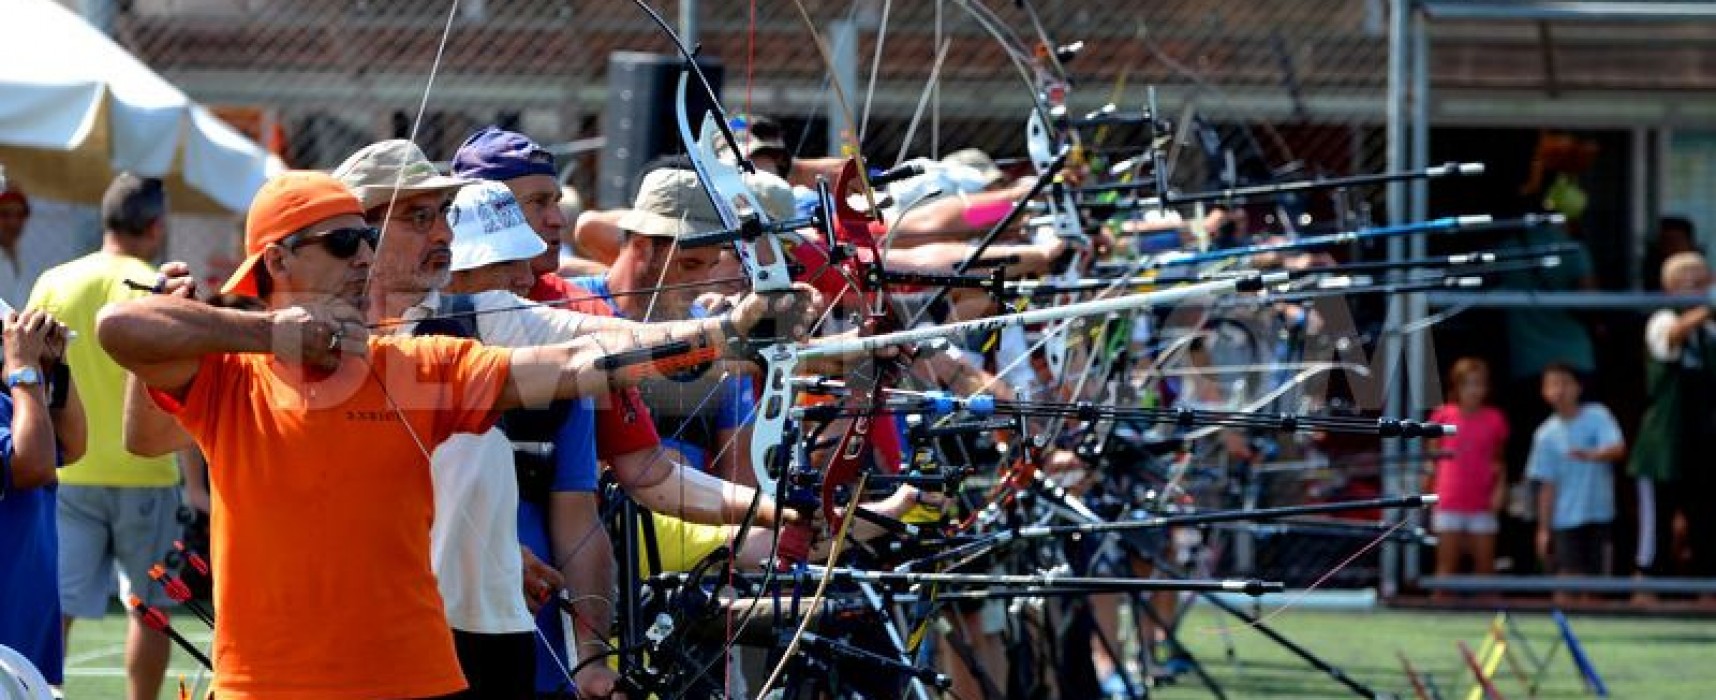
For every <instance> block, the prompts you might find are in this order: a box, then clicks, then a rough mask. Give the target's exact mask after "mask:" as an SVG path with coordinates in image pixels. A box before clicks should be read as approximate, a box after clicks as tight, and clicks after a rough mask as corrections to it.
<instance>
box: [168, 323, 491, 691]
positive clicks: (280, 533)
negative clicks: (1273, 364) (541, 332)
mask: <svg viewBox="0 0 1716 700" xmlns="http://www.w3.org/2000/svg"><path fill="white" fill-rule="evenodd" d="M369 347H370V358H369V361H368V362H367V363H366V362H365V361H364V360H362V359H357V358H348V359H346V360H345V361H344V363H342V364H341V365H340V367H339V369H338V370H337V371H335V372H334V373H333V374H332V375H329V376H326V377H316V378H310V379H306V378H305V377H304V376H303V375H302V372H301V370H300V369H298V368H288V367H285V366H283V365H280V364H278V363H277V362H275V361H274V359H273V358H272V357H271V356H268V355H210V356H207V357H205V358H203V361H202V366H201V368H200V369H199V370H198V372H197V376H196V379H195V380H194V381H193V382H192V383H191V385H190V387H189V388H188V389H187V390H186V394H185V398H184V400H183V401H182V402H176V401H174V400H173V399H172V398H171V397H168V396H167V395H165V394H161V393H156V394H155V399H156V401H157V402H158V403H161V404H162V405H163V407H165V408H166V409H167V410H169V411H172V412H174V413H175V414H176V415H177V417H178V420H179V422H180V423H181V424H183V425H184V426H185V428H186V429H187V430H189V431H190V432H191V434H192V435H194V436H195V437H196V440H197V444H198V445H200V446H201V447H202V450H203V453H204V454H205V455H207V457H208V463H209V483H210V487H211V489H212V496H213V505H214V513H213V528H214V530H213V535H214V537H213V550H214V551H213V554H214V561H213V564H214V567H215V574H214V580H215V590H214V595H215V607H216V609H217V610H219V613H218V614H219V617H218V618H217V620H216V622H217V624H216V626H215V643H214V666H215V688H214V689H215V694H216V695H218V696H220V697H221V698H227V699H229V700H230V699H242V698H271V699H272V698H316V699H318V700H324V699H328V698H421V697H432V696H439V695H446V694H448V693H453V692H457V691H458V690H460V689H462V688H464V687H465V679H464V676H463V674H462V673H461V672H460V670H459V661H458V658H457V657H456V656H455V654H454V651H453V639H452V633H451V632H450V631H449V629H448V627H447V618H446V615H445V613H444V612H443V611H442V607H441V595H440V593H439V592H438V590H437V589H436V587H435V575H434V573H433V572H432V571H431V570H430V566H429V525H430V522H431V521H432V520H433V519H434V510H435V507H434V506H435V499H434V494H433V491H432V486H431V484H430V472H429V457H428V454H427V452H426V451H427V450H433V449H434V448H435V446H436V445H438V444H440V443H441V441H442V440H444V439H446V438H447V437H448V436H449V435H452V434H453V433H459V432H469V433H481V432H483V431H486V430H488V428H489V427H490V425H491V424H493V422H494V420H495V413H494V411H493V410H492V409H493V405H494V402H495V399H496V397H498V396H499V395H500V391H501V388H502V386H503V385H504V384H505V382H506V380H507V377H508V360H509V358H510V354H509V351H507V350H505V349H496V348H488V347H485V346H482V345H479V344H477V343H474V342H472V341H469V340H464V339H456V338H443V337H422V338H407V337H372V338H371V339H370V346H369ZM372 365H373V366H372ZM383 381H385V382H386V389H385V391H384V390H383V388H382V387H381V382H383ZM402 418H403V422H402V420H401V419H402ZM407 424H409V425H410V427H411V430H410V431H408V430H407V429H406V427H405V426H406V425H407ZM419 441H421V445H419Z"/></svg>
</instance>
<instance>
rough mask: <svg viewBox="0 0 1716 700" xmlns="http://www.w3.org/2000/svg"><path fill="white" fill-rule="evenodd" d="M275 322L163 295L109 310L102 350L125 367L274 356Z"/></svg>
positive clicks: (101, 331) (99, 329)
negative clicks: (221, 356) (222, 355)
mask: <svg viewBox="0 0 1716 700" xmlns="http://www.w3.org/2000/svg"><path fill="white" fill-rule="evenodd" d="M270 319H271V316H270V315H269V314H267V313H263V312H255V311H239V310H236V309H223V308H217V307H213V306H209V305H207V304H203V303H201V302H196V301H192V300H190V299H182V298H179V297H175V296H169V295H162V294H157V295H154V296H149V297H144V298H142V299H137V300H135V301H127V302H121V303H119V304H114V305H112V306H109V307H107V308H106V309H104V310H103V311H102V313H101V315H100V317H99V318H98V320H97V322H96V336H97V338H98V339H99V340H100V342H101V347H102V348H103V349H104V350H106V351H107V354H108V355H111V356H112V357H113V359H114V360H115V361H116V362H118V363H119V364H120V365H121V366H124V367H127V368H131V367H135V366H137V365H149V364H159V363H168V362H174V361H179V360H194V359H197V358H201V357H202V356H204V355H211V354H219V353H267V352H273V350H274V338H273V324H272V323H271V320H270Z"/></svg>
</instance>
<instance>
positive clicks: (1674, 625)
mask: <svg viewBox="0 0 1716 700" xmlns="http://www.w3.org/2000/svg"><path fill="white" fill-rule="evenodd" d="M180 619H182V620H183V621H184V622H183V623H182V624H184V626H185V627H186V629H187V630H189V631H190V633H191V634H190V636H191V637H192V638H193V639H195V640H197V641H198V642H200V643H202V644H204V645H206V644H207V642H208V636H209V635H208V633H207V631H206V630H202V629H196V627H198V626H199V625H195V623H194V621H193V620H192V619H191V618H190V617H189V616H180ZM1489 620H1490V616H1489V615H1483V614H1470V613H1447V612H1423V611H1380V612H1321V611H1311V610H1289V611H1287V612H1285V613H1282V614H1280V615H1279V616H1277V617H1275V618H1273V619H1272V620H1271V621H1270V624H1271V625H1272V626H1274V627H1275V628H1276V629H1278V630H1279V631H1281V632H1282V633H1283V634H1286V635H1287V636H1289V637H1291V638H1293V639H1294V640H1295V641H1297V642H1299V643H1300V644H1302V645H1304V646H1306V647H1308V648H1309V649H1310V650H1312V651H1313V652H1315V653H1317V654H1319V655H1321V656H1323V657H1324V658H1326V659H1328V660H1329V661H1331V662H1333V663H1334V664H1335V665H1336V666H1338V667H1340V668H1341V669H1343V670H1344V671H1346V672H1347V673H1348V674H1349V675H1351V676H1352V677H1354V678H1356V679H1358V680H1359V681H1361V682H1363V683H1367V684H1370V685H1371V686H1372V687H1374V688H1376V689H1378V690H1381V691H1385V692H1395V693H1402V694H1405V696H1406V697H1410V688H1409V687H1408V685H1407V682H1406V679H1405V676H1404V674H1403V673H1402V672H1401V667H1400V661H1399V660H1398V658H1397V656H1396V653H1397V652H1403V653H1405V654H1406V655H1407V656H1408V657H1409V658H1410V659H1411V660H1412V663H1413V665H1414V666H1416V667H1417V668H1418V669H1419V671H1420V673H1428V674H1429V675H1430V676H1431V678H1432V679H1433V680H1434V681H1435V683H1436V684H1437V685H1438V686H1439V687H1440V688H1441V691H1442V696H1443V697H1444V698H1448V700H1455V699H1456V698H1460V699H1463V698H1464V697H1465V691H1466V689H1467V688H1468V687H1469V686H1470V684H1469V682H1468V680H1467V679H1468V678H1470V675H1469V674H1468V673H1466V672H1465V671H1464V665H1463V664H1462V662H1461V660H1460V655H1459V651H1458V650H1457V649H1456V647H1455V642H1456V641H1458V640H1465V641H1466V643H1467V644H1469V645H1472V647H1473V648H1474V649H1476V648H1477V645H1478V643H1480V642H1481V641H1482V638H1483V636H1484V634H1485V631H1486V629H1487V628H1488V625H1489ZM1217 621H1218V617H1217V615H1216V614H1215V613H1214V612H1213V611H1211V610H1210V609H1209V608H1202V609H1200V610H1199V611H1197V612H1194V613H1193V614H1192V615H1191V617H1190V618H1189V619H1188V620H1187V622H1186V626H1185V631H1184V639H1185V642H1186V644H1187V645H1188V646H1189V647H1190V649H1191V651H1192V653H1194V654H1196V655H1197V656H1198V658H1199V660H1200V661H1202V662H1204V664H1205V665H1206V667H1207V668H1208V669H1209V671H1210V673H1211V675H1213V676H1214V677H1215V679H1216V681H1217V682H1218V683H1220V684H1221V686H1222V687H1223V688H1224V689H1225V690H1226V691H1227V696H1228V697H1230V698H1236V699H1237V698H1339V697H1352V696H1351V695H1350V694H1349V693H1347V692H1346V691H1345V689H1344V687H1343V686H1341V685H1339V684H1337V683H1336V682H1335V681H1334V680H1332V679H1330V678H1329V677H1328V676H1326V675H1324V674H1322V673H1319V672H1317V671H1315V670H1313V669H1311V667H1310V666H1308V665H1307V664H1305V663H1304V662H1302V661H1300V660H1299V659H1298V658H1297V657H1294V656H1292V655H1290V654H1289V653H1288V652H1287V651H1286V650H1284V649H1282V648H1281V647H1279V646H1277V645H1275V644H1274V643H1273V642H1271V641H1269V640H1268V639H1267V638H1265V637H1264V636H1263V635H1261V634H1259V633H1258V632H1256V631H1254V630H1248V629H1244V628H1240V627H1236V626H1234V625H1231V624H1230V625H1228V632H1229V638H1231V639H1232V640H1233V649H1234V654H1233V656H1232V658H1229V657H1228V655H1227V652H1226V643H1225V642H1224V637H1223V636H1222V634H1221V633H1220V632H1218V631H1217V630H1218V629H1219V628H1218V627H1217ZM1518 621H1519V622H1520V627H1521V628H1522V629H1523V630H1524V632H1525V634H1527V635H1528V636H1529V637H1530V640H1531V642H1532V644H1533V646H1534V648H1535V649H1536V650H1538V652H1539V653H1542V652H1543V651H1545V650H1546V649H1547V647H1548V646H1549V644H1550V642H1551V640H1552V639H1553V638H1554V624H1553V623H1552V622H1550V620H1549V617H1548V616H1547V615H1538V614H1527V615H1523V616H1520V617H1519V618H1518ZM124 625H125V622H124V619H123V618H121V617H120V616H119V615H118V614H114V615H110V616H109V617H108V618H106V619H104V620H101V621H99V622H93V623H92V622H82V623H79V625H78V626H77V628H76V631H75V632H74V634H73V639H72V647H71V655H70V657H69V663H68V664H67V670H66V675H67V680H66V693H67V697H69V698H72V700H84V699H91V700H105V699H107V698H123V697H124V687H125V686H124V656H123V641H124V630H125V627H124ZM1573 627H1574V630H1575V631H1576V632H1577V633H1578V634H1579V637H1580V639H1581V640H1582V641H1583V642H1584V643H1585V645H1586V650H1587V652H1588V653H1589V654H1590V656H1591V658H1592V660H1593V662H1594V663H1595V664H1596V666H1597V670H1598V671H1599V672H1600V673H1601V674H1602V675H1603V679H1604V680H1605V681H1607V682H1608V685H1609V690H1610V694H1611V696H1612V697H1616V698H1652V699H1658V700H1668V699H1672V698H1688V699H1690V698H1709V697H1712V696H1713V695H1716V661H1712V660H1713V659H1716V620H1709V619H1696V618H1680V619H1663V618H1632V617H1593V616H1575V617H1574V618H1573ZM172 668H173V670H172V671H171V672H170V673H169V683H168V685H169V686H170V687H169V688H168V691H169V692H164V693H163V694H162V697H163V698H170V697H171V696H172V693H171V691H172V690H173V689H172V688H171V686H172V685H173V679H176V678H177V677H178V676H179V675H180V674H184V676H185V677H187V678H191V677H193V676H194V675H195V665H194V662H193V661H192V660H191V659H190V658H189V657H186V656H183V655H175V656H174V659H173V666H172ZM1503 672H1504V674H1505V672H1506V669H1505V667H1504V669H1503ZM1498 689H1499V690H1500V691H1501V693H1502V694H1503V695H1504V696H1505V697H1508V698H1517V697H1526V694H1525V692H1524V688H1523V687H1522V686H1521V685H1520V684H1519V683H1518V682H1517V681H1515V680H1514V679H1513V678H1512V677H1511V676H1505V675H1504V677H1503V678H1501V680H1500V681H1498ZM1154 697H1158V698H1162V699H1163V700H1177V699H1180V698H1207V697H1211V696H1210V693H1209V692H1208V691H1207V690H1205V689H1204V688H1203V686H1202V685H1200V684H1198V682H1197V680H1196V679H1194V678H1192V677H1190V676H1186V677H1182V679H1181V680H1180V681H1179V683H1178V684H1177V685H1172V686H1168V687H1165V688H1161V689H1159V690H1158V691H1157V693H1156V695H1155V696H1154ZM1538 697H1542V698H1580V697H1589V696H1587V695H1585V694H1584V692H1583V689H1582V687H1581V686H1580V683H1579V679H1578V676H1577V675H1576V674H1575V673H1574V670H1573V664H1572V661H1571V660H1570V659H1569V658H1568V657H1567V655H1566V654H1565V653H1564V652H1563V653H1561V654H1558V655H1557V657H1556V659H1555V661H1554V663H1553V664H1552V666H1551V667H1550V669H1549V671H1548V672H1547V675H1546V680H1545V682H1544V684H1543V687H1542V689H1541V690H1540V692H1539V693H1538Z"/></svg>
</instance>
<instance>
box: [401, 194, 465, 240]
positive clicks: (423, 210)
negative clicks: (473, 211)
mask: <svg viewBox="0 0 1716 700" xmlns="http://www.w3.org/2000/svg"><path fill="white" fill-rule="evenodd" d="M452 209H453V202H452V200H447V201H443V202H441V206H439V207H436V208H434V209H431V208H429V207H412V208H411V209H409V210H407V211H406V212H405V213H403V214H395V215H394V216H393V217H391V218H392V219H393V220H394V221H399V222H402V223H407V224H411V230H413V231H416V232H418V233H428V232H429V229H431V228H434V226H435V220H436V219H437V218H440V219H445V218H446V217H447V212H449V211H452Z"/></svg>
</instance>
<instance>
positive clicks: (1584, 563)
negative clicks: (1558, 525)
mask: <svg viewBox="0 0 1716 700" xmlns="http://www.w3.org/2000/svg"><path fill="white" fill-rule="evenodd" d="M1610 537H1611V533H1610V525H1609V523H1586V524H1584V525H1579V526H1576V527H1570V528H1567V529H1565V530H1556V531H1555V533H1554V538H1555V553H1554V554H1555V573H1558V574H1561V575H1563V576H1603V575H1607V574H1608V573H1609V551H1610V544H1609V539H1610Z"/></svg>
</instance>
